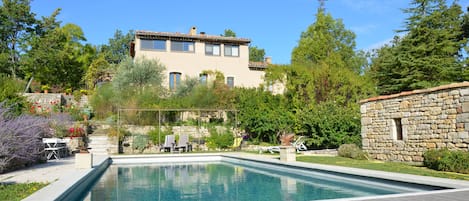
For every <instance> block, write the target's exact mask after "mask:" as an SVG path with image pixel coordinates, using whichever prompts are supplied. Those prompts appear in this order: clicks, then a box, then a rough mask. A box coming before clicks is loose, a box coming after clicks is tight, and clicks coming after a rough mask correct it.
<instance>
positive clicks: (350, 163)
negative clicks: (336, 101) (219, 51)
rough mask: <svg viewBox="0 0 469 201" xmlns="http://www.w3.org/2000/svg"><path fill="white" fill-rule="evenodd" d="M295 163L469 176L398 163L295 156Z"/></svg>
mask: <svg viewBox="0 0 469 201" xmlns="http://www.w3.org/2000/svg"><path fill="white" fill-rule="evenodd" d="M296 160H297V161H301V162H307V163H318V164H325V165H337V166H345V167H354V168H362V169H369V170H381V171H387V172H398V173H406V174H414V175H422V176H431V177H441V178H448V179H460V180H469V174H460V173H454V172H441V171H436V170H432V169H428V168H426V167H422V166H415V165H409V164H405V163H398V162H382V161H372V160H370V161H368V160H355V159H350V158H343V157H331V156H297V157H296Z"/></svg>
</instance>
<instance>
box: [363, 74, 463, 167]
mask: <svg viewBox="0 0 469 201" xmlns="http://www.w3.org/2000/svg"><path fill="white" fill-rule="evenodd" d="M360 112H361V124H362V131H361V134H362V144H363V149H364V151H366V152H368V153H369V154H370V156H372V157H373V158H375V159H378V160H387V161H406V162H422V161H423V153H424V152H425V151H426V150H428V149H434V148H449V149H453V150H455V149H459V150H468V145H469V82H463V83H456V84H450V85H444V86H440V87H435V88H430V89H424V90H415V91H410V92H402V93H400V94H393V95H388V96H379V97H375V98H370V99H366V100H362V101H361V107H360ZM394 119H400V120H401V124H402V134H403V135H402V137H403V138H402V140H397V139H395V137H393V132H395V131H393V129H394V128H395V127H396V126H395V123H394V121H395V120H394Z"/></svg>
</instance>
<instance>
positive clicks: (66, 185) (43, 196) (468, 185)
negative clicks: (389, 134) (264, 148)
mask: <svg viewBox="0 0 469 201" xmlns="http://www.w3.org/2000/svg"><path fill="white" fill-rule="evenodd" d="M200 157H202V158H204V157H212V158H214V157H215V158H216V157H219V158H221V159H223V158H224V157H227V158H232V159H237V160H248V161H255V162H262V163H269V164H274V165H282V166H289V167H296V168H306V169H311V170H323V171H330V172H337V173H343V174H350V175H359V176H372V177H376V178H384V179H389V178H391V179H392V180H395V181H403V182H412V183H416V184H422V185H432V186H442V187H448V188H450V189H448V190H438V191H426V192H418V193H403V194H396V195H391V196H376V197H375V196H372V197H361V198H347V199H337V200H369V199H373V200H387V199H391V198H392V199H396V198H399V197H406V196H417V197H415V198H417V199H413V200H421V199H418V197H420V196H422V195H436V194H440V193H451V192H461V191H467V193H468V195H469V182H467V181H461V180H454V179H445V178H436V177H427V176H418V175H409V174H402V173H389V172H383V171H370V170H364V169H358V168H348V167H340V166H332V165H321V164H313V163H305V162H282V161H279V160H278V159H274V158H266V157H261V156H257V155H255V154H245V153H209V154H165V155H158V154H148V155H111V156H102V157H101V158H99V157H97V159H98V160H97V161H94V163H95V164H97V165H95V166H93V168H92V169H88V170H77V171H76V174H74V175H70V176H69V177H66V178H63V179H60V180H58V181H56V182H53V183H51V184H49V185H48V186H46V187H44V188H43V189H41V190H39V191H37V192H36V193H34V194H32V195H31V196H29V197H27V198H26V199H24V200H26V201H30V200H69V199H71V198H73V197H78V196H77V194H79V193H81V192H82V190H83V188H86V184H88V183H91V182H92V181H93V180H94V179H95V178H96V176H97V175H99V174H101V173H102V172H103V171H105V170H106V168H107V167H108V166H109V165H110V164H111V163H112V161H113V160H116V159H142V160H143V159H147V160H149V162H150V163H151V160H154V159H155V158H156V159H169V158H171V159H172V160H171V161H174V159H175V158H176V159H180V160H183V159H184V158H192V159H196V158H200ZM176 161H177V160H176ZM466 198H467V197H466Z"/></svg>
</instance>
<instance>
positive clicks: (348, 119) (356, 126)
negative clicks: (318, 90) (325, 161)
mask: <svg viewBox="0 0 469 201" xmlns="http://www.w3.org/2000/svg"><path fill="white" fill-rule="evenodd" d="M300 115H301V116H300V118H299V119H300V120H301V121H300V122H299V124H300V125H302V126H303V127H302V131H304V135H306V136H308V138H309V140H308V144H309V145H311V146H313V147H315V148H337V147H339V146H340V145H342V144H360V143H361V137H360V132H361V127H360V126H361V123H360V114H359V112H358V110H357V107H353V108H348V107H343V106H340V105H337V104H335V103H334V102H324V103H321V104H319V105H317V107H315V108H314V109H312V110H309V111H301V114H300Z"/></svg>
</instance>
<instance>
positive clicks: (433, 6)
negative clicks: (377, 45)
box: [371, 0, 469, 94]
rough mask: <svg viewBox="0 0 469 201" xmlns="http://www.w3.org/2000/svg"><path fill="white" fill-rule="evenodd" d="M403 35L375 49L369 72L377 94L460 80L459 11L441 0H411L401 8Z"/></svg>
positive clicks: (461, 36) (461, 40) (462, 43)
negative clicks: (406, 6)
mask: <svg viewBox="0 0 469 201" xmlns="http://www.w3.org/2000/svg"><path fill="white" fill-rule="evenodd" d="M404 12H405V13H407V14H409V15H410V16H409V17H408V18H407V19H406V21H405V22H404V24H405V27H404V30H402V32H405V33H406V35H405V36H403V37H402V38H400V39H398V40H394V41H393V42H392V45H390V46H385V47H383V48H382V49H381V50H378V51H377V52H378V54H377V55H376V58H374V59H373V61H374V62H373V63H372V71H371V72H372V73H373V77H374V78H375V80H376V82H377V83H378V89H379V92H380V93H381V94H389V93H397V92H400V91H407V90H414V89H421V88H427V87H432V86H437V85H441V84H445V83H449V82H460V81H463V80H467V79H468V78H469V77H467V76H466V77H465V76H464V64H463V62H462V61H463V54H462V50H463V48H464V46H465V45H466V43H467V38H465V37H464V32H463V15H462V14H463V12H462V10H461V7H460V6H459V5H457V4H456V3H453V4H451V5H450V6H447V5H446V2H445V1H444V0H413V1H412V2H411V7H410V8H407V9H404Z"/></svg>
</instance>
